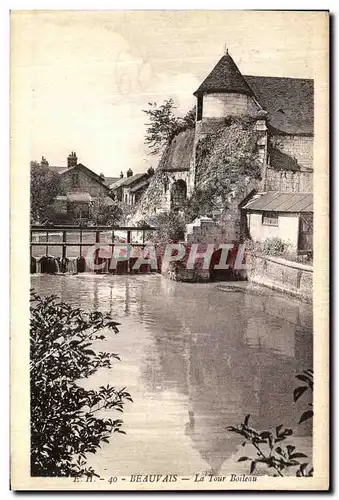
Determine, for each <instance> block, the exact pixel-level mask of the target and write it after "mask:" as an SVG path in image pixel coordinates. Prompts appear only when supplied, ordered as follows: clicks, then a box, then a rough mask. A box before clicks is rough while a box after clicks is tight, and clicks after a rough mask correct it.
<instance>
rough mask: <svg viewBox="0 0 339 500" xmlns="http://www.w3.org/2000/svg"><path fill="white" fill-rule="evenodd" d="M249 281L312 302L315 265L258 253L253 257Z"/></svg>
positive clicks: (248, 273)
mask: <svg viewBox="0 0 339 500" xmlns="http://www.w3.org/2000/svg"><path fill="white" fill-rule="evenodd" d="M247 279H248V281H250V282H252V283H255V284H257V285H263V286H266V287H269V288H272V289H274V290H278V291H280V292H283V293H286V294H288V295H291V296H294V297H298V298H300V299H302V300H305V301H307V302H312V297H313V267H312V266H309V265H307V264H302V263H300V262H292V261H289V260H286V259H283V258H281V257H271V256H268V255H256V256H254V257H252V258H251V264H250V269H249V270H248V272H247Z"/></svg>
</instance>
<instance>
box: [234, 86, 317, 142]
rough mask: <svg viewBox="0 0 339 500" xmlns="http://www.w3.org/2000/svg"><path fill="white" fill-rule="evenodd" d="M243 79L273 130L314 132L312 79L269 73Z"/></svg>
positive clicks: (297, 132)
mask: <svg viewBox="0 0 339 500" xmlns="http://www.w3.org/2000/svg"><path fill="white" fill-rule="evenodd" d="M244 78H245V79H246V81H247V83H248V84H249V85H250V87H251V89H252V90H253V92H254V95H255V97H256V99H257V101H258V102H259V104H260V105H261V106H262V107H263V108H264V109H265V110H266V111H267V112H268V124H269V126H270V127H271V128H272V129H273V130H271V132H272V133H278V131H281V132H283V133H286V134H305V135H313V120H314V102H313V80H306V79H302V78H282V77H271V76H245V77H244ZM274 129H275V130H274Z"/></svg>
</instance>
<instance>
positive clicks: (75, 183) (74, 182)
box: [72, 172, 79, 188]
mask: <svg viewBox="0 0 339 500" xmlns="http://www.w3.org/2000/svg"><path fill="white" fill-rule="evenodd" d="M72 186H73V187H74V188H75V187H78V186H79V174H78V173H77V172H75V173H73V174H72Z"/></svg>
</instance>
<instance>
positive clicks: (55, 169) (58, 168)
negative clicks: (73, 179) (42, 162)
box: [49, 165, 68, 174]
mask: <svg viewBox="0 0 339 500" xmlns="http://www.w3.org/2000/svg"><path fill="white" fill-rule="evenodd" d="M49 168H51V169H53V170H54V171H56V172H57V173H58V174H62V173H64V172H66V170H68V168H67V167H58V166H56V165H49Z"/></svg>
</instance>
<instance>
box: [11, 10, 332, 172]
mask: <svg viewBox="0 0 339 500" xmlns="http://www.w3.org/2000/svg"><path fill="white" fill-rule="evenodd" d="M319 15H320V16H321V15H322V14H321V13H320V14H317V13H308V12H299V13H295V12H285V13H283V14H282V13H280V12H241V11H238V12H237V11H222V12H221V11H217V12H206V11H200V12H194V11H191V12H189V11H185V12H180V11H173V12H170V11H167V12H166V11H148V12H138V11H135V12H123V11H122V12H117V11H115V12H114V11H101V12H99V11H92V12H81V11H78V12H76V11H72V12H71V11H70V12H66V11H59V12H58V11H56V12H43V11H35V12H16V13H14V14H12V88H13V94H12V104H13V103H14V107H15V109H14V111H15V112H14V111H13V108H12V114H13V113H14V114H15V120H19V121H20V130H21V131H25V134H26V136H27V138H29V154H30V159H32V160H33V159H37V160H39V159H40V158H41V156H42V155H44V156H45V157H46V158H47V159H48V161H49V162H50V164H51V165H61V166H62V165H66V157H67V155H68V153H69V152H70V151H76V152H77V155H78V159H79V162H81V163H83V164H84V165H86V166H88V167H89V168H91V169H93V170H94V171H96V172H98V173H100V172H103V173H104V174H105V175H111V176H115V175H118V174H119V172H120V171H121V170H122V171H124V172H126V170H127V169H128V168H132V170H133V171H134V172H142V171H144V170H146V169H147V168H148V166H149V162H152V161H153V160H152V157H150V156H149V155H148V154H147V147H146V146H144V144H143V142H144V134H145V122H146V121H147V117H146V115H144V113H143V112H142V109H145V108H147V103H148V102H149V101H156V102H157V103H161V102H163V101H164V99H169V98H170V97H172V98H173V99H174V101H175V102H176V104H177V106H178V110H177V111H178V114H183V113H185V112H186V111H188V110H189V109H190V108H191V107H192V106H193V105H194V103H195V98H194V97H193V95H192V93H193V92H194V91H195V90H196V88H197V87H198V86H199V84H200V83H201V81H202V80H203V79H204V78H205V77H206V76H207V75H208V73H209V72H210V71H211V70H212V68H213V66H214V65H215V64H216V63H217V61H218V60H219V59H220V57H221V56H222V55H223V53H224V47H225V44H226V45H227V47H228V49H229V52H230V54H231V56H232V57H233V59H234V60H235V62H236V64H237V65H238V67H239V69H240V70H241V71H242V73H243V74H253V75H267V76H291V77H301V78H313V70H314V68H313V64H312V63H313V60H314V58H315V57H321V54H320V53H319V48H318V46H317V40H318V38H317V34H319V24H318V21H319Z"/></svg>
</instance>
